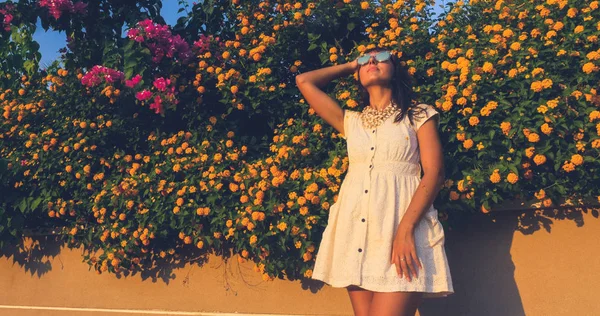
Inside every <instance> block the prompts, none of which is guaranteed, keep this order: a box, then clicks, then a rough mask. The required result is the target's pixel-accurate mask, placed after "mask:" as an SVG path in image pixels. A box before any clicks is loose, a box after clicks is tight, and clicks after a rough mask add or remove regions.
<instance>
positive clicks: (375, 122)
mask: <svg viewBox="0 0 600 316" xmlns="http://www.w3.org/2000/svg"><path fill="white" fill-rule="evenodd" d="M399 110H400V109H399V108H398V106H397V105H396V104H395V103H394V102H393V101H391V102H390V104H389V105H388V106H386V107H385V108H384V109H383V110H381V111H380V110H377V109H375V108H374V107H372V106H370V105H368V106H366V107H365V108H364V109H363V110H362V112H361V113H360V115H359V116H360V118H361V120H362V123H363V126H364V127H366V128H368V129H372V128H375V127H377V126H379V125H381V123H383V122H384V121H385V120H386V119H387V118H388V117H390V116H391V115H392V114H394V113H395V112H397V111H399Z"/></svg>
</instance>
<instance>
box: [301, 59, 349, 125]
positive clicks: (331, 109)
mask: <svg viewBox="0 0 600 316" xmlns="http://www.w3.org/2000/svg"><path fill="white" fill-rule="evenodd" d="M357 69H358V62H357V61H356V60H354V61H351V62H348V63H345V64H341V65H335V66H329V67H325V68H319V69H315V70H312V71H308V72H305V73H302V74H299V75H297V76H296V85H297V86H298V89H299V90H300V93H302V95H303V96H304V99H305V100H306V102H308V104H309V105H310V106H311V107H312V108H313V109H314V110H315V112H316V113H317V115H319V116H320V117H321V118H322V119H323V120H325V122H327V123H329V124H330V125H331V126H333V127H334V128H335V129H336V130H338V132H340V133H342V134H344V115H343V114H344V113H343V111H342V108H341V107H340V105H339V104H338V103H337V102H336V100H334V99H333V98H332V97H330V96H329V95H327V94H326V93H325V92H323V90H321V89H322V88H323V87H325V86H326V85H327V84H328V83H329V82H331V81H332V80H333V79H336V78H339V77H343V76H348V75H350V74H352V73H354V72H355V71H356V70H357Z"/></svg>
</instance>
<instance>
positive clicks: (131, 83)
mask: <svg viewBox="0 0 600 316" xmlns="http://www.w3.org/2000/svg"><path fill="white" fill-rule="evenodd" d="M141 80H142V76H140V75H135V77H133V78H131V80H125V85H126V86H127V87H128V88H133V87H135V86H136V85H137V84H138V83H140V81H141Z"/></svg>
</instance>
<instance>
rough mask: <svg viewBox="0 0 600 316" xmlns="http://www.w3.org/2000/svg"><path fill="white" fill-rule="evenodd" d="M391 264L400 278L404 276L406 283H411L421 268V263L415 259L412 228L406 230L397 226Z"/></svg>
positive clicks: (415, 250)
mask: <svg viewBox="0 0 600 316" xmlns="http://www.w3.org/2000/svg"><path fill="white" fill-rule="evenodd" d="M391 259H392V264H395V265H396V271H397V272H398V275H399V276H400V277H401V278H402V277H403V275H404V276H406V278H407V279H408V281H409V282H410V281H412V278H411V276H410V275H411V274H412V275H413V277H415V278H416V277H417V275H418V271H419V270H418V269H419V268H423V267H422V266H421V261H419V257H417V249H416V247H415V236H414V228H408V227H405V226H402V225H399V226H398V229H397V231H396V235H395V236H394V242H393V243H392V258H391Z"/></svg>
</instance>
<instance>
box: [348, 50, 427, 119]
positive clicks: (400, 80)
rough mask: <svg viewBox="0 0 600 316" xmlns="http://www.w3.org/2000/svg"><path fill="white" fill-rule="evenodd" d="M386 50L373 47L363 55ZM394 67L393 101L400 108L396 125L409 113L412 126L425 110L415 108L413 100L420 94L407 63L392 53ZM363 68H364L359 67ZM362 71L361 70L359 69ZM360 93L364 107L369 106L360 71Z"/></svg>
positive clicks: (367, 94)
mask: <svg viewBox="0 0 600 316" xmlns="http://www.w3.org/2000/svg"><path fill="white" fill-rule="evenodd" d="M384 50H386V49H384V48H381V47H373V48H370V49H367V50H365V51H364V52H363V54H369V53H371V52H380V51H384ZM390 60H391V62H392V65H394V73H393V74H392V79H391V86H392V100H393V101H394V102H395V103H396V104H397V105H398V108H400V112H399V113H398V115H396V118H395V119H394V123H396V122H399V121H401V120H402V119H403V118H404V115H405V114H406V113H409V115H408V118H409V120H410V122H411V124H412V122H413V119H414V116H415V114H420V113H424V112H425V111H424V109H423V108H421V107H415V106H413V104H412V102H413V100H415V101H416V100H417V99H418V98H419V94H418V93H416V92H415V91H413V89H412V87H413V81H414V79H413V77H412V76H411V75H410V74H409V73H408V69H407V67H406V66H405V63H404V62H403V61H401V60H400V59H399V58H398V57H397V56H396V55H395V54H393V53H392V56H391V58H390ZM359 67H362V66H359ZM359 69H360V68H359ZM357 85H358V91H359V93H360V99H361V102H362V104H363V105H367V104H369V102H370V101H369V93H368V92H367V89H365V87H363V85H362V84H361V83H360V71H358V83H357Z"/></svg>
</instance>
